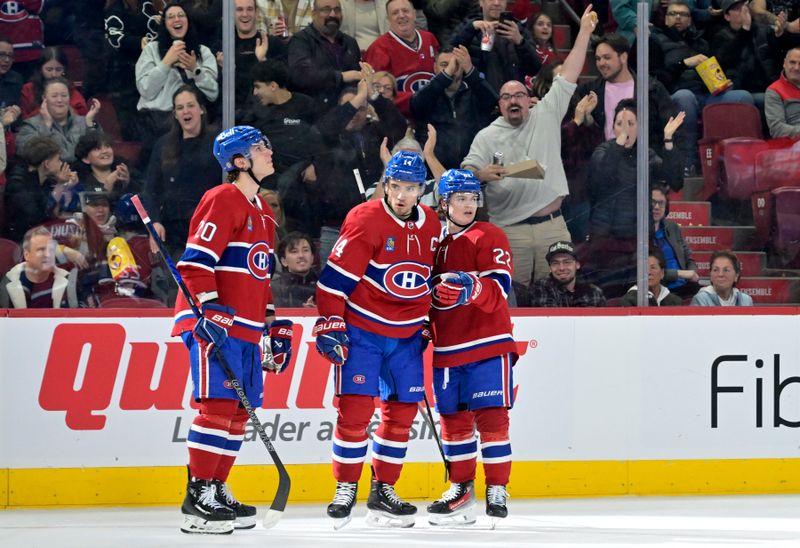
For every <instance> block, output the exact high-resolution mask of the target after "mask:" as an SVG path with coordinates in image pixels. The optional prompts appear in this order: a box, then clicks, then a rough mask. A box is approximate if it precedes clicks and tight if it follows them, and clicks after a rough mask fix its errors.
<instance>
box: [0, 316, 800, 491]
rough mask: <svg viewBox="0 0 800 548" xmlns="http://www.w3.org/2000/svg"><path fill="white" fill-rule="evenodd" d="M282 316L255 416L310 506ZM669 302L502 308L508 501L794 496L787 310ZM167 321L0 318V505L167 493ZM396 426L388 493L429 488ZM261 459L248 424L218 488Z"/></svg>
mask: <svg viewBox="0 0 800 548" xmlns="http://www.w3.org/2000/svg"><path fill="white" fill-rule="evenodd" d="M111 312H113V314H111ZM286 312H287V313H289V314H292V315H293V316H292V319H293V320H294V321H295V322H296V324H297V327H296V339H295V345H294V359H293V364H292V365H291V366H290V368H289V369H288V370H287V371H286V372H285V373H284V374H282V375H281V376H278V377H273V376H270V377H269V378H268V379H267V386H266V398H265V403H264V407H265V408H262V409H260V410H259V411H258V414H259V417H260V419H261V420H262V422H263V423H264V424H265V426H266V428H267V432H268V434H269V435H270V436H271V438H272V439H273V442H274V443H275V445H276V449H277V450H278V452H279V454H280V455H281V458H282V459H283V461H284V462H285V463H287V464H288V465H289V470H290V473H292V474H293V478H294V489H293V495H292V500H294V501H313V500H324V499H326V498H328V497H329V495H330V490H331V488H332V484H333V480H332V479H331V476H330V464H329V462H330V450H331V446H330V435H331V430H332V425H333V421H334V420H335V408H334V402H333V390H332V374H331V366H330V365H329V364H326V363H325V362H324V361H323V360H322V359H321V358H320V357H319V356H317V354H316V353H315V352H314V350H313V340H312V338H311V337H310V331H311V327H312V326H313V323H314V316H313V315H311V314H309V313H308V312H305V311H303V312H301V311H294V310H293V311H286ZM681 312H684V313H686V315H683V316H675V315H667V314H665V313H664V312H663V311H645V312H642V311H638V310H635V309H619V310H605V311H589V312H587V311H583V310H582V311H574V310H573V311H543V310H540V311H518V312H516V313H515V315H514V318H513V321H514V338H515V340H516V341H517V343H518V350H519V353H520V359H519V361H518V363H517V364H516V366H515V367H514V383H515V391H516V394H517V400H516V404H515V407H514V409H513V410H512V411H511V425H512V426H511V439H512V447H513V452H514V461H515V463H514V469H513V473H512V483H511V485H510V490H511V492H512V494H513V495H515V496H582V495H587V496H589V495H609V494H670V493H675V494H677V493H736V492H742V493H755V492H798V491H800V473H799V472H800V466H798V464H799V463H800V460H797V459H798V458H799V457H800V455H798V452H800V449H798V444H797V441H796V440H797V432H796V428H797V427H798V426H800V348H798V345H800V342H798V338H797V336H796V333H797V332H798V316H797V312H798V309H796V308H760V309H755V308H754V309H748V310H747V311H746V312H747V314H745V315H740V314H735V313H731V312H730V311H727V310H720V309H716V310H711V311H708V310H698V309H681ZM734 312H736V311H734ZM12 316H13V317H12ZM171 324H172V321H171V318H170V317H169V315H168V314H167V313H166V312H164V311H137V312H125V311H118V310H115V311H95V312H91V311H76V312H61V313H57V312H55V311H47V312H39V313H37V312H34V311H30V312H22V311H3V313H2V317H0V344H2V348H3V352H2V353H0V354H2V355H1V356H0V361H2V364H0V391H2V392H0V393H1V394H2V397H0V411H2V414H1V415H0V416H2V418H0V425H1V426H0V447H2V451H0V481H1V482H2V483H0V486H2V487H0V505H4V506H12V507H14V506H41V505H50V504H59V505H61V504H160V503H164V504H170V503H173V502H174V501H175V500H179V499H180V496H181V492H182V489H183V486H184V482H185V472H184V468H183V464H184V463H185V462H186V447H185V443H184V440H185V437H186V432H187V431H188V427H189V424H190V423H191V420H192V418H193V417H194V415H195V414H196V411H195V409H193V407H192V402H191V384H190V381H189V379H188V367H187V366H186V363H187V361H186V352H185V349H184V348H183V346H182V343H181V342H180V341H179V339H175V338H170V337H169V331H170V328H171ZM430 358H431V354H430V350H429V351H428V354H427V355H426V366H428V367H429V366H430ZM427 386H428V387H429V388H430V379H428V382H427ZM431 395H432V394H431ZM776 395H777V396H778V397H777V398H776ZM431 401H433V400H432V399H431ZM377 418H378V417H377V415H376V417H375V418H374V419H375V421H374V423H375V424H376V423H377ZM412 437H413V439H412V440H411V441H410V443H409V449H408V458H407V462H408V463H409V464H407V465H406V468H405V470H404V474H403V478H402V480H401V482H400V484H398V489H399V490H400V491H401V493H404V494H405V496H410V497H420V498H425V497H429V496H431V495H433V494H438V493H439V492H440V490H441V488H442V486H443V481H442V465H441V463H440V462H438V461H439V456H438V451H437V449H436V446H435V444H434V442H433V440H432V439H431V438H430V431H429V429H427V427H424V426H423V422H422V418H421V416H418V417H417V421H416V422H415V426H414V432H413V434H412ZM266 463H269V460H268V455H267V453H266V451H265V450H264V447H263V445H262V444H261V442H260V441H259V440H258V438H257V436H255V434H254V432H253V431H252V429H251V428H249V429H248V432H247V434H246V442H245V443H244V444H243V447H242V452H241V454H240V456H239V458H238V460H237V470H236V472H235V473H234V475H233V476H232V478H231V481H232V482H234V483H237V484H241V485H242V487H241V488H244V489H251V490H252V491H253V493H252V494H251V496H250V500H265V501H266V500H269V499H270V497H271V496H272V494H273V493H274V485H275V482H276V481H277V480H276V475H275V473H274V470H273V469H271V467H270V466H265V464H266ZM238 465H245V466H238ZM365 468H368V467H365ZM3 476H5V477H3ZM144 478H148V480H147V481H142V480H143V479H144ZM364 479H366V472H365V478H364ZM6 485H7V486H8V489H7V490H6V488H5V486H6ZM361 491H362V494H363V493H364V492H365V489H362V490H361ZM254 497H255V498H254Z"/></svg>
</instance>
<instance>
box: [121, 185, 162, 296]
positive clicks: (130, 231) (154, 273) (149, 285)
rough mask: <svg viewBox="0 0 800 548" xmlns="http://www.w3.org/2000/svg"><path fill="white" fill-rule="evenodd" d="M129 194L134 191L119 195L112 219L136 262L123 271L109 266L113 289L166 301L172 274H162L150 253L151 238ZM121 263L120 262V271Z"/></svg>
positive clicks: (160, 263) (127, 294)
mask: <svg viewBox="0 0 800 548" xmlns="http://www.w3.org/2000/svg"><path fill="white" fill-rule="evenodd" d="M132 197H133V194H123V195H122V196H120V197H119V199H118V200H117V201H116V204H115V205H114V218H115V219H116V223H115V227H116V229H117V236H119V237H121V238H123V239H124V240H125V242H126V243H127V244H128V247H129V249H130V251H131V254H132V255H133V261H135V263H136V264H135V266H134V265H130V266H132V267H133V268H132V269H129V270H128V271H127V272H125V273H121V272H115V269H113V268H112V269H111V274H112V276H113V277H114V280H115V288H114V289H115V292H116V294H117V295H120V296H135V297H150V298H153V297H155V298H158V299H159V300H161V301H162V302H164V303H166V302H167V299H168V296H167V293H168V291H167V288H169V287H171V286H173V285H174V282H173V281H172V280H171V279H168V278H171V276H169V275H168V274H165V273H164V270H163V266H162V261H161V259H159V258H158V257H156V255H155V254H153V253H151V252H150V237H149V236H148V235H147V229H146V228H145V227H144V223H142V219H141V218H140V217H139V214H138V213H137V212H136V207H135V206H134V205H133V202H132V201H131V198H132ZM110 243H111V242H109V244H110ZM106 253H107V255H108V252H106ZM109 261H110V260H109ZM123 266H124V265H123V264H122V261H120V270H122V268H121V267H123Z"/></svg>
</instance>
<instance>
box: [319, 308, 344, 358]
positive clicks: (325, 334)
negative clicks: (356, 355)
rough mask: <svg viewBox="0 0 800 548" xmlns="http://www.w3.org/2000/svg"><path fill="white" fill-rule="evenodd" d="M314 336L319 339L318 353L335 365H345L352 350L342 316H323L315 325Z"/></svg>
mask: <svg viewBox="0 0 800 548" xmlns="http://www.w3.org/2000/svg"><path fill="white" fill-rule="evenodd" d="M314 336H315V337H316V338H317V352H319V354H320V355H321V356H322V357H323V358H327V359H328V360H330V361H331V362H332V363H333V364H334V365H344V362H345V361H347V354H348V352H349V350H350V337H348V336H347V324H346V323H345V321H344V319H343V318H342V317H340V316H329V317H327V318H326V317H325V316H321V317H320V318H318V319H317V323H315V324H314Z"/></svg>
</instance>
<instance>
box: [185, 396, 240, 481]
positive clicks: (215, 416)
mask: <svg viewBox="0 0 800 548" xmlns="http://www.w3.org/2000/svg"><path fill="white" fill-rule="evenodd" d="M238 404H239V401H238V400H225V399H219V398H212V399H205V400H203V401H202V402H201V403H200V414H199V415H197V416H196V417H195V419H194V421H193V422H192V426H191V428H189V435H188V437H187V438H186V446H187V447H188V448H189V473H190V474H191V475H192V476H193V477H195V478H200V479H204V480H211V479H217V478H216V472H217V467H218V466H219V463H220V459H221V458H222V456H223V452H224V448H225V446H226V445H227V444H228V441H229V436H230V426H231V421H232V419H233V417H234V415H235V414H236V408H237V406H238ZM239 443H240V444H241V441H240V442H239Z"/></svg>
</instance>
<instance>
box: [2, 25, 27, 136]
mask: <svg viewBox="0 0 800 548" xmlns="http://www.w3.org/2000/svg"><path fill="white" fill-rule="evenodd" d="M13 64H14V45H13V44H12V43H11V42H10V41H9V40H7V39H5V38H0V108H2V109H7V108H8V107H10V106H11V105H19V94H20V91H21V90H22V76H21V75H20V74H19V73H18V72H16V71H13V70H11V66H12V65H13ZM17 110H19V107H17ZM17 115H19V112H17ZM12 122H13V120H12ZM3 125H10V124H6V121H5V120H3Z"/></svg>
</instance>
